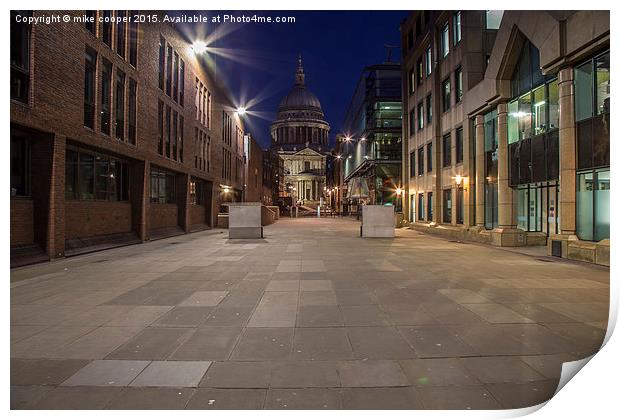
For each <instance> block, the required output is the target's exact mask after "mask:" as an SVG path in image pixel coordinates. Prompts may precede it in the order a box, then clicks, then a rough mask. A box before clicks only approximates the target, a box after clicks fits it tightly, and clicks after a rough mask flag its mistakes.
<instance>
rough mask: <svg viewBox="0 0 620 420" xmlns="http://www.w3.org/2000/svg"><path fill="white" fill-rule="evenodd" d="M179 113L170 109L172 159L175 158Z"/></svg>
mask: <svg viewBox="0 0 620 420" xmlns="http://www.w3.org/2000/svg"><path fill="white" fill-rule="evenodd" d="M178 124H179V114H178V113H177V112H176V111H172V134H171V136H172V159H174V160H177V139H178V135H179V134H178V128H179V125H178Z"/></svg>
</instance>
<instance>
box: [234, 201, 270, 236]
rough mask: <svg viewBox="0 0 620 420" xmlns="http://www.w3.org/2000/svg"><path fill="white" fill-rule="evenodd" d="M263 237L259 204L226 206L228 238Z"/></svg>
mask: <svg viewBox="0 0 620 420" xmlns="http://www.w3.org/2000/svg"><path fill="white" fill-rule="evenodd" d="M262 237H263V227H262V223H261V205H260V203H244V204H243V205H239V204H237V205H234V204H231V205H229V206H228V238H229V239H253V238H262Z"/></svg>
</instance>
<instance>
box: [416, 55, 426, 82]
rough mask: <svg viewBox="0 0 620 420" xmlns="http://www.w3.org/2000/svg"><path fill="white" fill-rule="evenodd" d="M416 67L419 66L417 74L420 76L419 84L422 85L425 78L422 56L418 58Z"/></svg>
mask: <svg viewBox="0 0 620 420" xmlns="http://www.w3.org/2000/svg"><path fill="white" fill-rule="evenodd" d="M416 68H417V69H416V76H417V77H418V85H421V84H422V81H423V80H424V70H423V69H422V58H419V59H418V62H417V65H416Z"/></svg>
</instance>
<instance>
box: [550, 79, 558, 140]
mask: <svg viewBox="0 0 620 420" xmlns="http://www.w3.org/2000/svg"><path fill="white" fill-rule="evenodd" d="M548 89H549V96H548V100H549V129H550V130H553V129H554V128H559V127H560V89H559V87H558V81H557V79H556V80H554V81H553V82H551V83H549V84H548Z"/></svg>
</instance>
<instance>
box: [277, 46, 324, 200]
mask: <svg viewBox="0 0 620 420" xmlns="http://www.w3.org/2000/svg"><path fill="white" fill-rule="evenodd" d="M328 139H329V124H328V123H327V121H325V116H324V114H323V110H322V109H321V103H320V102H319V100H318V99H317V97H316V96H315V95H314V94H313V93H312V92H311V91H310V90H309V89H308V88H307V87H306V83H305V74H304V69H303V64H302V61H301V56H300V57H299V59H298V61H297V71H296V73H295V84H294V85H293V87H292V88H291V90H290V91H289V93H288V94H287V95H286V96H285V97H284V98H283V99H282V101H281V102H280V106H279V107H278V117H277V119H276V120H275V121H274V122H273V123H272V124H271V148H272V149H273V150H275V151H276V152H277V153H278V155H280V156H281V157H282V160H283V161H284V185H285V191H286V193H287V195H288V196H290V197H292V199H293V202H302V203H303V204H304V205H306V206H309V207H316V206H317V205H318V204H319V202H320V200H321V197H324V188H325V185H326V184H325V181H326V168H327V154H328V151H329V149H328Z"/></svg>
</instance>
